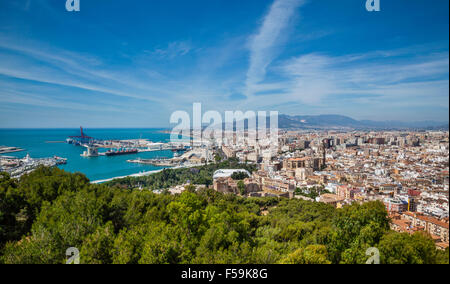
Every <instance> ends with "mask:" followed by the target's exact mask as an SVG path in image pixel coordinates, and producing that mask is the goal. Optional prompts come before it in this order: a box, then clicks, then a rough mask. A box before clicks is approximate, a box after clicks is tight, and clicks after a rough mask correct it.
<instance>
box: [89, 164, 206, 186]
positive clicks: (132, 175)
mask: <svg viewBox="0 0 450 284" xmlns="http://www.w3.org/2000/svg"><path fill="white" fill-rule="evenodd" d="M197 166H199V165H187V166H176V167H170V168H164V169H160V170H154V171H148V172H140V173H136V174H131V175H127V176H119V177H113V178H109V179H102V180H94V181H91V183H93V184H101V183H105V182H108V181H112V180H115V179H121V178H127V177H143V176H149V175H152V174H157V173H159V172H162V171H163V170H166V169H173V170H175V169H182V168H192V167H197Z"/></svg>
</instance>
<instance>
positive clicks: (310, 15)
mask: <svg viewBox="0 0 450 284" xmlns="http://www.w3.org/2000/svg"><path fill="white" fill-rule="evenodd" d="M65 2H66V1H65V0H9V1H0V128H2V127H3V128H8V127H43V128H45V127H77V126H79V125H83V126H85V127H87V128H88V127H91V128H92V127H160V126H161V127H166V126H169V118H170V115H171V113H172V112H174V111H176V110H186V111H190V110H191V109H192V103H193V102H201V103H202V106H203V111H207V110H218V111H220V112H223V111H225V110H243V111H245V110H254V111H258V110H267V111H270V110H277V111H279V112H280V113H285V114H303V115H314V114H342V115H348V116H351V117H353V118H356V119H372V120H401V121H407V120H414V121H416V120H436V121H448V114H449V97H448V91H449V73H448V70H449V37H448V34H449V15H448V13H449V12H448V11H449V7H448V6H449V1H448V0H433V1H427V0H414V1H407V0H395V1H394V0H381V11H380V12H371V13H369V12H367V11H366V9H365V2H366V1H365V0H340V1H337V0H320V1H317V0H309V1H303V0H275V1H273V0H270V1H269V0H245V1H243V0H223V1H219V0H204V1H201V0H189V1H187V0H179V1H175V0H151V1H150V0H149V1H140V0H127V1H125V0H114V1H111V0H80V3H81V11H80V12H67V11H66V10H65Z"/></svg>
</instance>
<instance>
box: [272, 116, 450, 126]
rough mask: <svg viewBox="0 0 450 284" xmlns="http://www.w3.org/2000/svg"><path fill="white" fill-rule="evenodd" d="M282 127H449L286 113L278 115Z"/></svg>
mask: <svg viewBox="0 0 450 284" xmlns="http://www.w3.org/2000/svg"><path fill="white" fill-rule="evenodd" d="M278 126H279V127H280V128H284V129H286V128H297V129H316V128H317V129H333V128H336V129H339V128H347V129H348V128H350V129H448V128H449V124H448V122H447V123H445V122H437V121H411V122H402V121H372V120H356V119H353V118H351V117H348V116H344V115H333V114H331V115H295V116H291V115H285V114H281V115H279V117H278Z"/></svg>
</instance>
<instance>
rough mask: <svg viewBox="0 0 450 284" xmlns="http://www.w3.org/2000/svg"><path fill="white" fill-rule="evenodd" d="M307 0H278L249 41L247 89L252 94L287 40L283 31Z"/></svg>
mask: <svg viewBox="0 0 450 284" xmlns="http://www.w3.org/2000/svg"><path fill="white" fill-rule="evenodd" d="M304 2H305V1H303V0H276V1H275V2H274V3H273V4H272V6H271V7H270V10H269V12H268V13H267V15H266V16H265V17H264V20H263V23H262V25H261V28H260V29H259V31H258V33H257V34H255V35H253V36H252V37H251V39H250V42H249V49H250V66H249V68H248V71H247V81H246V86H247V91H248V92H249V95H251V94H252V89H253V87H254V85H255V84H257V83H260V82H261V81H263V80H264V77H265V75H266V72H267V68H268V66H269V65H270V64H271V63H272V61H273V60H274V59H275V57H276V55H277V54H278V52H279V51H280V50H279V49H280V45H281V44H282V43H283V41H284V40H286V38H285V36H284V34H283V32H284V31H285V30H286V29H287V27H288V25H289V23H290V22H291V20H292V18H293V17H294V15H295V11H296V10H297V8H298V7H300V6H301V5H302V4H303V3H304Z"/></svg>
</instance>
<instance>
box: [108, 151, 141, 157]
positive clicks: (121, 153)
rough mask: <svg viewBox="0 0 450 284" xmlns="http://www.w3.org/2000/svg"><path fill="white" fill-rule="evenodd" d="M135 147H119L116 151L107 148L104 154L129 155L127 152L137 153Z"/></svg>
mask: <svg viewBox="0 0 450 284" xmlns="http://www.w3.org/2000/svg"><path fill="white" fill-rule="evenodd" d="M137 153H138V150H137V149H119V150H117V151H114V150H108V151H106V152H105V155H106V156H118V155H129V154H137Z"/></svg>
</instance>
